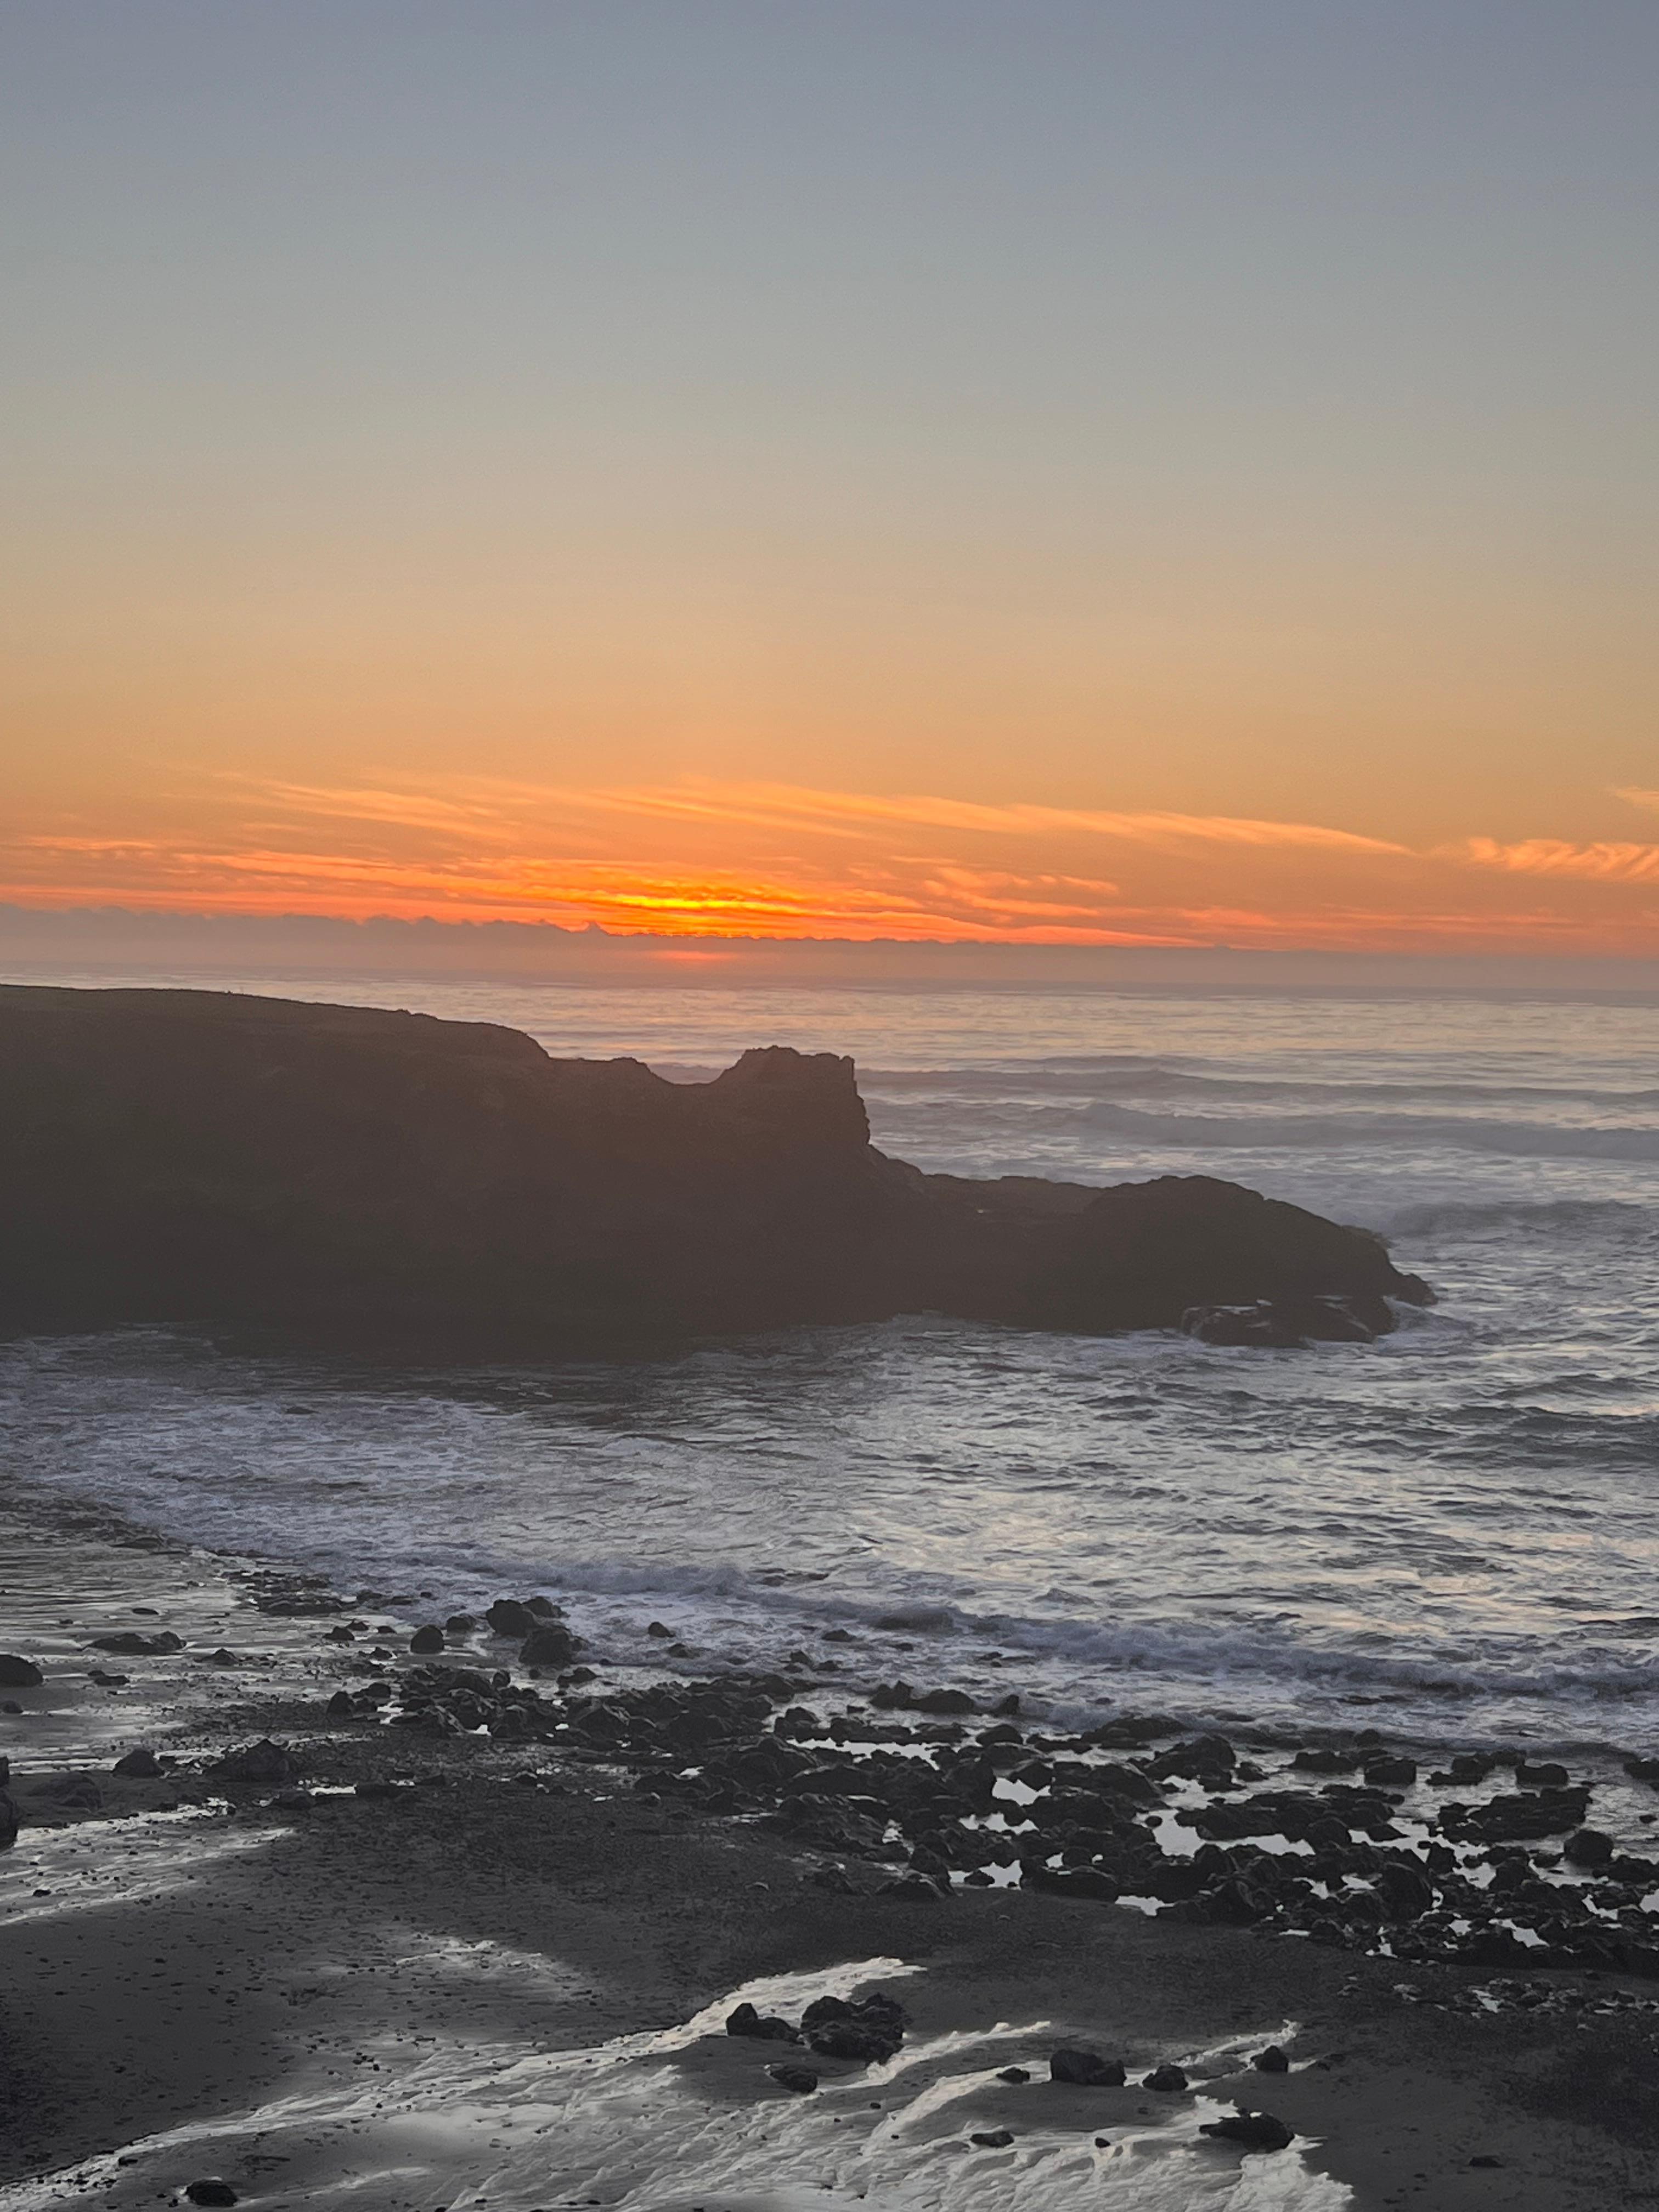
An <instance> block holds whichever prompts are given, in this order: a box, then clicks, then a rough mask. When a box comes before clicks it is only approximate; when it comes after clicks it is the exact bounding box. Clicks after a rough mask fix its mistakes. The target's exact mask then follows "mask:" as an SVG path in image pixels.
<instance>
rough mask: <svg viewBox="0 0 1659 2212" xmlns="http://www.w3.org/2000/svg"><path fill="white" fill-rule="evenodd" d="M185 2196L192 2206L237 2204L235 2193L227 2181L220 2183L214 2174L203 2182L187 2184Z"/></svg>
mask: <svg viewBox="0 0 1659 2212" xmlns="http://www.w3.org/2000/svg"><path fill="white" fill-rule="evenodd" d="M185 2196H186V2197H188V2198H189V2199H190V2201H191V2203H192V2204H234V2203H236V2202H237V2197H236V2191H234V2189H233V2188H232V2187H231V2185H230V2184H229V2183H228V2181H221V2180H220V2179H218V2177H217V2175H213V2176H210V2178H209V2179H207V2180H205V2181H191V2182H187V2183H186V2184H185Z"/></svg>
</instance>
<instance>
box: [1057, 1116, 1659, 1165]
mask: <svg viewBox="0 0 1659 2212" xmlns="http://www.w3.org/2000/svg"><path fill="white" fill-rule="evenodd" d="M1060 1110H1061V1109H1055V1108H1052V1107H1050V1108H1046V1109H1037V1117H1038V1119H1039V1120H1042V1119H1054V1118H1059V1117H1060ZM1020 1112H1021V1118H1022V1120H1025V1121H1029V1120H1030V1118H1031V1113H1032V1109H1030V1108H1022V1109H1020ZM1064 1119H1065V1120H1066V1122H1067V1123H1068V1124H1069V1125H1070V1126H1071V1127H1073V1128H1075V1127H1078V1126H1079V1124H1081V1125H1082V1126H1084V1127H1087V1128H1089V1129H1090V1130H1091V1132H1093V1133H1097V1134H1099V1135H1101V1136H1104V1137H1109V1138H1114V1139H1118V1140H1119V1141H1120V1142H1121V1141H1129V1142H1133V1143H1135V1144H1137V1145H1139V1146H1157V1147H1159V1148H1161V1149H1164V1150H1180V1151H1184V1152H1194V1151H1210V1150H1225V1151H1228V1152H1261V1151H1267V1150H1273V1151H1281V1150H1292V1149H1293V1150H1296V1151H1298V1152H1314V1151H1319V1152H1334V1151H1354V1150H1357V1149H1359V1148H1361V1147H1364V1146H1388V1147H1389V1148H1390V1149H1398V1148H1401V1147H1407V1146H1410V1147H1415V1148H1417V1149H1419V1150H1423V1149H1428V1148H1431V1147H1439V1148H1443V1149H1446V1150H1450V1151H1455V1152H1497V1153H1502V1154H1504V1155H1506V1156H1509V1157H1511V1158H1523V1159H1525V1158H1543V1159H1591V1160H1629V1161H1633V1162H1640V1163H1644V1164H1646V1163H1650V1162H1652V1163H1656V1164H1659V1127H1656V1128H1641V1127H1621V1128H1610V1129H1593V1128H1579V1127H1567V1126H1564V1125H1562V1124H1559V1123H1552V1122H1544V1121H1475V1120H1473V1119H1468V1120H1465V1119H1464V1118H1462V1116H1460V1115H1449V1114H1443V1115H1429V1114H1353V1115H1265V1114H1264V1115H1238V1116H1237V1117H1235V1118H1232V1119H1229V1120H1223V1119H1221V1118H1219V1117H1218V1116H1216V1115H1202V1114H1147V1113H1142V1112H1140V1111H1139V1110H1138V1109H1136V1108H1133V1107H1129V1106H1113V1105H1108V1104H1104V1103H1099V1102H1096V1103H1092V1104H1091V1105H1087V1106H1085V1107H1084V1108H1082V1109H1080V1110H1079V1111H1077V1112H1074V1113H1067V1114H1066V1115H1064Z"/></svg>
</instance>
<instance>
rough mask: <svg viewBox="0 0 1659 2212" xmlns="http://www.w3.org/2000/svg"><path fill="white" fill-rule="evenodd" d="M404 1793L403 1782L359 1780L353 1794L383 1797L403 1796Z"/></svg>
mask: <svg viewBox="0 0 1659 2212" xmlns="http://www.w3.org/2000/svg"><path fill="white" fill-rule="evenodd" d="M403 1794H404V1792H403V1787H402V1785H401V1784H399V1783H396V1782H385V1781H378V1780H370V1781H366V1782H359V1783H357V1784H356V1785H355V1787H354V1789H353V1791H352V1795H353V1796H356V1797H369V1798H381V1799H385V1798H388V1797H401V1796H403Z"/></svg>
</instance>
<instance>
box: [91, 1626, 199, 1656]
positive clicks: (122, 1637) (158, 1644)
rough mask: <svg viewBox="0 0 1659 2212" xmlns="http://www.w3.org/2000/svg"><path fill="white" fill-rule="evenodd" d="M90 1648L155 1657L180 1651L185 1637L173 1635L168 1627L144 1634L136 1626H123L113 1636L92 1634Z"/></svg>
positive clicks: (182, 1648) (124, 1654) (121, 1654)
mask: <svg viewBox="0 0 1659 2212" xmlns="http://www.w3.org/2000/svg"><path fill="white" fill-rule="evenodd" d="M92 1648H93V1650H94V1651H113V1652H115V1653H117V1654H118V1655H120V1656H124V1657H126V1658H131V1659H155V1658H160V1657H162V1656H165V1655H166V1654H167V1652H169V1651H182V1650H184V1648H185V1639H184V1638H183V1637H182V1636H175V1635H174V1634H173V1631H172V1630H171V1629H170V1628H164V1629H162V1630H161V1632H160V1633H159V1634H158V1635H155V1636H146V1635H144V1634H143V1633H142V1632H141V1631H139V1630H138V1629H136V1628H123V1629H121V1630H119V1631H118V1632H117V1633H116V1634H115V1635H113V1636H94V1638H93V1639H92Z"/></svg>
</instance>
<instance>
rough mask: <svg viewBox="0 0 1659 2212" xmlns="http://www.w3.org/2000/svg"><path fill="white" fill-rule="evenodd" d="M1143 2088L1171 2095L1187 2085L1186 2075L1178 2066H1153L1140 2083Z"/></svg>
mask: <svg viewBox="0 0 1659 2212" xmlns="http://www.w3.org/2000/svg"><path fill="white" fill-rule="evenodd" d="M1140 2086H1141V2087H1142V2088H1143V2089H1156V2090H1157V2091H1158V2092H1159V2093H1160V2094H1162V2095H1165V2096H1172V2095H1174V2093H1176V2091H1177V2090H1180V2089H1184V2088H1185V2087H1186V2086H1187V2076H1186V2075H1184V2074H1183V2073H1182V2070H1181V2069H1180V2067H1178V2066H1155V2067H1154V2068H1153V2069H1152V2072H1151V2073H1150V2074H1148V2075H1146V2077H1145V2078H1144V2079H1143V2081H1142V2082H1141V2084H1140Z"/></svg>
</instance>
